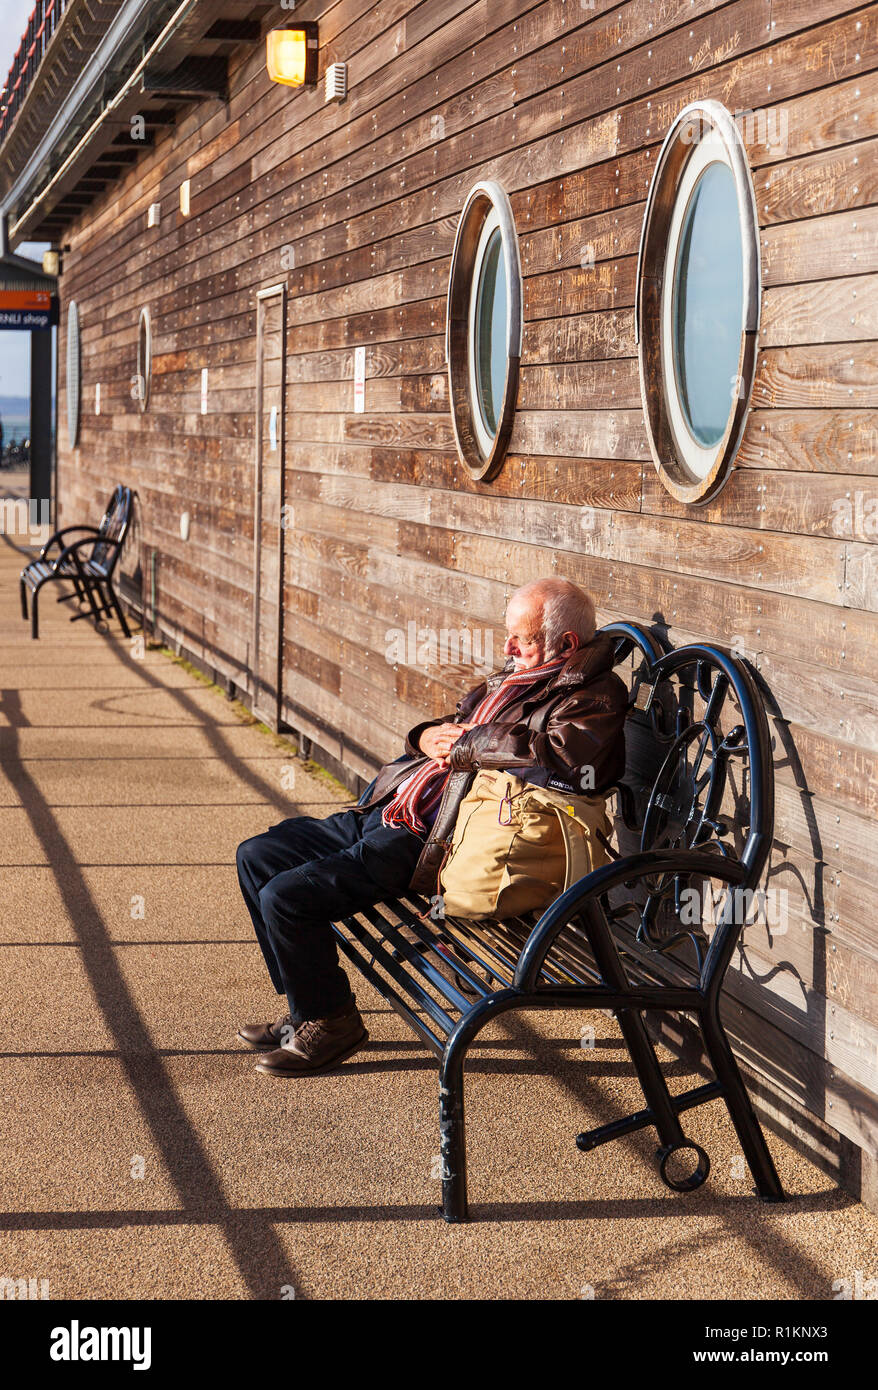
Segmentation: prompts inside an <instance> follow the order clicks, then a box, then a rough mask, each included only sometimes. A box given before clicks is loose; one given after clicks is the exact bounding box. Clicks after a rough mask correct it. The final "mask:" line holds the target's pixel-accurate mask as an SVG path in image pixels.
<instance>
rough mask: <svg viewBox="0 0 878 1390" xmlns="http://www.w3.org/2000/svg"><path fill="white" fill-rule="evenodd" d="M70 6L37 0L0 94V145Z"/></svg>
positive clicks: (66, 0) (61, 1) (65, 2)
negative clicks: (62, 17)
mask: <svg viewBox="0 0 878 1390" xmlns="http://www.w3.org/2000/svg"><path fill="white" fill-rule="evenodd" d="M70 4H71V0H37V3H36V5H35V6H34V11H33V14H32V15H31V17H30V19H29V20H28V23H27V28H26V29H25V31H24V35H23V37H22V40H21V44H20V45H19V49H18V52H17V53H16V55H15V57H14V58H13V60H12V67H11V68H10V69H9V76H8V77H7V79H6V85H5V87H4V88H3V90H2V92H0V144H2V142H3V140H5V138H6V136H7V134H8V133H9V131H10V129H11V128H12V122H13V121H14V120H15V117H16V115H17V114H18V111H19V108H20V107H21V104H22V102H23V101H24V99H25V97H26V96H27V93H28V89H29V87H30V84H31V83H32V82H33V80H34V78H35V77H36V75H37V69H38V68H39V66H40V63H41V62H42V61H43V54H44V53H45V51H46V49H47V48H48V46H49V41H50V39H51V37H52V35H53V34H54V32H55V30H56V29H57V27H58V25H59V24H60V22H61V16H62V15H63V13H64V11H65V10H66V9H67V7H68V5H70Z"/></svg>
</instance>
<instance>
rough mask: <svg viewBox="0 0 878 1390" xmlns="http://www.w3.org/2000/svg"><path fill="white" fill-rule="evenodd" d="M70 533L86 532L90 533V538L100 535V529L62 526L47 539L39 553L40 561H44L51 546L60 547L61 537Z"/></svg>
mask: <svg viewBox="0 0 878 1390" xmlns="http://www.w3.org/2000/svg"><path fill="white" fill-rule="evenodd" d="M71 531H88V532H90V533H91V535H92V536H99V535H100V528H99V527H97V526H62V527H61V530H60V531H56V532H55V534H54V536H50V537H49V539H48V540H47V541H46V544H45V545H44V546H43V548H42V550H41V551H40V559H41V560H45V558H46V556H47V555H48V553H49V551H50V550H51V548H52V546H53V545H60V544H61V537H62V536H67V535H69V534H70V532H71ZM85 539H88V537H86V538H85ZM61 549H62V550H63V549H64V547H63V546H61Z"/></svg>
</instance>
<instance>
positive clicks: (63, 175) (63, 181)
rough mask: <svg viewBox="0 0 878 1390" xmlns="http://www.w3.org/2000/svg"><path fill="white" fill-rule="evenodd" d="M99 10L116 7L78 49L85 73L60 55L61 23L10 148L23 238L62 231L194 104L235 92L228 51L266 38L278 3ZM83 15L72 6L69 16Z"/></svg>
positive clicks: (171, 1) (10, 190)
mask: <svg viewBox="0 0 878 1390" xmlns="http://www.w3.org/2000/svg"><path fill="white" fill-rule="evenodd" d="M88 8H89V10H90V11H91V13H92V15H93V16H94V15H95V14H97V13H98V11H101V10H105V11H106V13H105V15H104V18H105V24H104V28H103V30H102V31H101V32H100V33H98V32H97V29H96V25H95V22H93V24H92V28H91V30H89V31H85V30H80V31H79V36H80V39H83V35H84V34H85V33H86V32H87V33H88V39H87V42H88V44H89V45H90V50H87V51H85V52H83V50H82V49H81V48H80V49H78V50H77V52H78V67H77V73H78V78H77V79H76V80H74V76H73V74H72V72H68V73H66V75H65V70H64V62H66V57H65V53H64V52H62V51H61V50H60V49H59V51H58V53H57V54H55V44H56V43H57V42H58V40H59V39H60V38H61V37H62V36H63V28H59V30H58V32H57V34H56V35H55V36H54V38H53V40H52V44H51V45H50V47H49V49H48V50H47V53H46V55H45V57H44V59H43V64H42V66H41V68H40V70H39V72H38V73H37V76H36V78H35V79H34V82H33V85H32V87H31V90H30V91H29V93H28V96H27V100H26V102H25V104H24V105H23V107H22V109H21V111H20V113H19V115H18V117H17V119H16V121H15V124H14V125H13V127H12V130H11V131H10V133H9V135H8V136H7V138H6V140H5V141H4V143H3V145H2V146H0V191H2V193H0V196H2V210H3V212H4V213H5V214H6V215H7V217H8V223H9V239H10V244H12V245H15V244H17V243H19V242H21V241H23V240H39V241H57V240H59V239H60V238H61V237H62V235H63V232H64V229H65V227H66V226H67V225H68V223H69V222H70V221H71V220H72V219H73V218H74V217H76V216H77V214H78V213H79V212H81V210H82V209H83V208H84V207H87V206H88V204H89V203H90V202H91V200H92V199H93V198H94V197H96V196H97V195H98V194H99V193H100V192H101V191H102V190H103V189H104V188H106V187H107V185H108V184H110V183H111V182H112V181H113V180H114V179H116V178H118V177H119V176H120V175H121V174H123V173H124V171H125V169H126V168H127V167H128V166H129V165H131V164H132V163H134V162H135V161H136V159H137V158H138V155H139V154H140V152H141V151H142V150H143V148H144V146H146V145H149V144H151V143H153V141H154V139H155V136H156V132H157V131H159V130H160V129H161V128H162V127H164V126H167V125H169V124H173V122H174V121H175V120H176V117H177V113H178V112H179V110H180V109H181V107H182V106H184V105H186V104H188V103H189V102H191V101H195V100H204V99H207V98H213V99H223V98H224V97H225V95H226V80H227V79H226V66H227V55H228V53H229V52H230V50H231V49H232V48H233V47H235V46H237V45H240V44H247V43H254V42H257V41H258V39H259V37H260V34H261V32H262V20H263V18H264V15H265V14H266V13H268V12H269V11H270V10H271V9H272V8H273V7H272V6H271V5H270V4H268V3H264V2H263V3H259V0H188V4H187V0H162V3H156V0H147V3H145V4H141V3H139V0H127V4H126V0H111V3H108V4H107V5H106V6H104V5H103V4H102V0H89V6H88ZM111 11H112V14H111V18H110V19H107V15H110V12H111ZM75 14H76V9H75V7H74V6H71V7H70V8H69V9H68V11H67V13H66V14H65V17H64V19H65V26H66V25H67V22H68V20H69V18H70V16H71V15H74V17H75ZM126 20H127V21H128V22H127V23H125V22H124V21H126ZM113 25H115V32H116V38H115V40H114V41H113V34H112V29H113ZM163 34H164V38H163V39H162V35H163ZM123 35H124V38H123ZM158 41H160V43H159V42H158ZM53 59H54V61H51V62H50V60H53ZM62 60H63V61H62ZM90 60H92V63H93V68H94V73H95V77H94V79H93V80H89V78H88V69H89V61H90ZM44 70H45V71H44ZM65 82H66V86H65V85H64V84H65ZM134 117H141V118H142V120H139V121H133V120H132V118H134ZM41 127H43V133H42V137H41V138H40V129H41ZM27 147H29V149H28V154H27V157H26V158H23V156H22V149H23V148H27Z"/></svg>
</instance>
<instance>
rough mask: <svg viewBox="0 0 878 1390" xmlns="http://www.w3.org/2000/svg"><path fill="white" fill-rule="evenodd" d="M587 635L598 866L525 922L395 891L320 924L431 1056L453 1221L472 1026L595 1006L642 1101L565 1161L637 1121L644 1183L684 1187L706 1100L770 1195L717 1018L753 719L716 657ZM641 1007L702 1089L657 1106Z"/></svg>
mask: <svg viewBox="0 0 878 1390" xmlns="http://www.w3.org/2000/svg"><path fill="white" fill-rule="evenodd" d="M603 631H604V632H606V633H609V634H611V635H612V636H613V637H614V638H615V639H616V666H617V667H620V666H623V665H624V664H627V663H629V662H630V666H631V672H630V690H631V694H630V701H629V715H628V719H627V721H626V748H627V759H626V763H627V765H626V772H625V777H624V779H623V783H622V785H621V786H620V787H619V788H617V789H615V790H616V793H617V806H618V808H619V813H618V815H617V837H618V839H619V842H620V843H619V851H614V855H615V856H616V857H615V858H614V862H612V863H610V864H607V865H604V866H603V867H602V868H599V869H596V870H595V871H594V872H592V873H590V874H588V875H587V876H586V877H585V878H583V879H580V881H579V882H578V883H576V884H574V885H573V886H572V887H571V888H569V889H568V890H567V891H566V892H565V893H563V894H562V895H561V896H560V897H559V898H558V899H557V900H556V901H555V902H554V903H553V904H552V905H551V907H549V908H548V909H547V910H546V911H545V912H544V913H543V914H542V916H541V917H540V918H539V920H535V919H532V920H528V919H521V918H520V919H515V920H513V921H505V922H487V921H478V922H476V921H469V920H467V921H464V920H460V919H454V918H451V917H445V918H444V919H443V918H440V919H439V920H433V919H432V918H431V917H430V911H431V903H429V902H427V901H425V900H424V899H423V898H421V897H419V896H417V895H410V896H406V897H404V898H401V899H398V900H396V901H392V902H387V903H384V904H381V905H379V906H376V907H374V908H371V909H369V910H368V911H365V912H360V913H357V914H356V915H355V916H353V917H350V918H348V919H346V920H345V921H343V922H341V923H338V924H337V925H336V926H335V932H336V936H337V939H338V945H339V947H340V949H341V950H342V951H343V952H344V954H345V956H346V957H347V959H348V960H350V961H351V963H352V964H353V965H354V966H355V967H356V968H357V970H359V971H360V972H361V973H362V974H363V975H364V976H365V977H366V979H368V980H369V981H370V982H371V983H372V984H373V985H374V986H375V988H376V989H377V990H378V992H379V994H380V995H381V996H382V997H383V998H384V999H385V1000H386V1001H387V1003H389V1004H390V1005H391V1006H392V1007H393V1008H394V1009H395V1010H396V1011H397V1013H399V1014H400V1015H401V1016H402V1017H403V1018H404V1019H405V1020H406V1022H407V1023H408V1024H409V1025H410V1026H411V1027H412V1028H413V1029H414V1031H415V1033H416V1034H417V1035H418V1037H420V1038H421V1039H422V1040H423V1041H424V1043H425V1044H426V1045H427V1047H429V1048H430V1049H431V1050H432V1051H433V1052H435V1053H436V1054H437V1056H438V1057H439V1058H440V1069H439V1133H440V1149H441V1162H442V1188H443V1202H442V1211H443V1215H444V1217H445V1220H446V1221H449V1222H457V1221H465V1220H466V1218H467V1184H466V1147H465V1138H464V1097H463V1067H464V1060H465V1058H466V1054H467V1052H468V1050H469V1048H470V1047H471V1046H472V1044H473V1043H474V1042H475V1040H476V1038H477V1037H478V1034H479V1032H480V1031H481V1029H482V1028H484V1026H485V1025H486V1024H487V1023H489V1022H491V1021H492V1020H493V1019H496V1018H498V1017H499V1016H500V1015H502V1014H505V1013H508V1012H510V1011H511V1010H514V1009H533V1008H544V1009H603V1010H606V1011H610V1012H612V1013H613V1014H614V1015H615V1018H616V1020H617V1021H618V1024H619V1028H620V1030H621V1032H622V1035H623V1038H624V1040H625V1043H626V1044H627V1048H628V1052H629V1054H630V1057H631V1061H632V1063H633V1066H634V1069H635V1071H636V1073H637V1076H638V1079H639V1081H640V1085H641V1087H642V1089H643V1093H644V1097H645V1100H646V1107H645V1108H644V1109H642V1110H639V1111H637V1112H636V1113H634V1114H633V1115H629V1116H627V1117H625V1118H623V1119H617V1120H613V1121H611V1122H610V1123H608V1124H605V1125H601V1126H600V1127H598V1128H597V1129H593V1130H591V1131H590V1132H588V1133H584V1134H580V1135H579V1136H578V1137H577V1141H576V1142H577V1144H578V1146H579V1148H580V1149H581V1150H583V1151H588V1150H590V1149H594V1148H597V1146H598V1145H599V1144H604V1143H607V1142H608V1141H609V1140H612V1139H617V1138H619V1137H621V1136H622V1135H626V1134H631V1133H633V1132H634V1131H635V1130H640V1129H645V1128H647V1127H648V1126H654V1127H655V1129H656V1130H657V1132H658V1136H659V1145H660V1146H659V1149H658V1151H657V1155H656V1156H657V1158H658V1161H659V1173H660V1176H661V1178H662V1181H663V1182H664V1183H665V1184H666V1185H667V1186H668V1187H670V1188H672V1189H673V1190H675V1191H679V1192H685V1191H691V1190H693V1189H695V1188H697V1187H700V1186H701V1184H702V1183H703V1182H704V1181H705V1179H706V1178H707V1175H708V1173H709V1170H710V1161H709V1159H708V1156H707V1154H706V1153H705V1152H704V1150H703V1149H702V1148H701V1147H700V1146H699V1145H697V1144H694V1143H693V1142H692V1141H691V1140H688V1139H687V1138H686V1136H685V1134H684V1132H683V1129H682V1126H681V1124H680V1115H681V1114H682V1113H683V1112H684V1111H686V1110H690V1109H693V1108H694V1107H695V1106H698V1105H703V1104H704V1103H705V1102H707V1101H711V1100H713V1099H715V1098H717V1097H720V1096H721V1097H722V1098H723V1099H724V1100H725V1103H726V1105H727V1107H728V1110H729V1114H730V1116H731V1119H732V1122H733V1124H734V1127H735V1129H736V1131H737V1134H738V1138H739V1140H740V1143H741V1146H742V1148H743V1150H744V1154H745V1156H746V1159H747V1162H748V1164H749V1166H750V1171H751V1173H752V1175H753V1178H754V1180H755V1183H756V1188H757V1191H758V1194H759V1196H760V1197H761V1198H762V1200H763V1201H766V1202H779V1201H783V1200H784V1193H783V1189H782V1187H781V1184H780V1179H779V1178H778V1175H777V1172H776V1170H775V1166H774V1163H773V1161H772V1158H771V1154H770V1153H769V1150H768V1147H767V1145H766V1143H765V1139H764V1136H763V1134H762V1130H761V1128H760V1125H759V1121H758V1120H757V1118H756V1114H755V1112H754V1110H753V1107H752V1105H751V1103H750V1099H749V1096H748V1094H747V1091H746V1089H745V1086H744V1082H743V1080H742V1077H741V1073H740V1071H739V1068H738V1064H737V1061H736V1060H735V1057H734V1055H733V1053H732V1050H731V1047H730V1045H729V1042H728V1039H727V1037H726V1033H725V1030H724V1028H723V1024H722V1022H721V1019H720V1012H719V1003H720V991H721V989H722V984H723V978H724V976H725V973H726V969H727V968H728V965H729V962H730V961H731V959H732V955H733V953H734V951H735V947H736V945H737V943H738V940H739V938H740V935H741V931H742V927H743V925H744V922H745V920H747V915H748V911H749V910H750V907H751V905H752V902H753V897H754V890H755V889H756V888H757V885H758V884H759V881H760V878H761V875H762V872H763V869H764V867H765V864H766V861H767V858H768V854H769V850H770V847H771V843H772V834H773V826H774V776H773V766H772V760H771V746H770V739H769V732H768V724H767V720H766V715H765V709H764V706H763V704H762V700H761V697H760V695H759V691H758V689H757V686H756V684H755V682H754V680H753V677H752V675H751V673H750V671H749V670H748V669H747V667H746V666H745V665H744V664H743V663H742V662H741V661H739V660H738V659H736V658H735V657H733V656H732V655H731V654H730V653H729V652H728V651H726V650H725V649H723V648H721V647H714V646H702V645H692V646H686V647H681V648H680V649H678V650H676V651H669V652H663V651H662V649H661V648H660V646H659V645H658V643H657V641H656V640H655V639H654V638H653V637H652V636H651V634H650V633H648V632H646V631H644V630H642V629H641V628H639V627H636V626H635V625H634V624H631V623H612V624H610V625H609V626H608V627H605V628H604V629H603ZM369 790H370V789H367V791H366V792H365V793H364V794H363V797H362V798H361V801H362V800H365V799H366V797H367V796H368V794H369ZM619 853H621V857H619ZM708 887H710V893H709V895H708V891H707V889H708ZM693 902H694V903H696V904H702V903H703V904H707V905H710V904H713V910H711V909H710V907H708V910H707V911H706V913H705V914H704V915H706V917H708V918H709V919H711V920H710V923H705V922H704V921H703V920H702V914H701V913H700V912H699V913H698V920H696V921H693V917H694V915H695V914H694V913H693V911H692V905H693ZM432 908H433V912H434V913H435V911H436V905H435V903H434V904H432ZM425 914H426V915H425ZM705 926H707V928H708V929H707V931H706V930H705ZM644 1011H648V1012H650V1013H652V1012H659V1013H662V1012H665V1013H671V1014H673V1013H676V1012H685V1013H687V1014H690V1015H693V1016H694V1017H695V1019H697V1022H698V1024H699V1026H700V1030H701V1034H702V1037H703V1040H704V1044H705V1049H706V1053H707V1056H708V1058H709V1059H710V1062H711V1065H712V1069H713V1072H714V1077H715V1079H714V1080H712V1081H708V1082H707V1083H706V1084H704V1085H701V1086H697V1087H695V1088H694V1089H692V1090H690V1091H686V1092H684V1093H683V1094H681V1095H671V1093H670V1092H669V1090H668V1087H667V1084H666V1082H665V1079H664V1076H663V1075H662V1072H661V1069H660V1066H659V1062H658V1059H657V1057H656V1054H655V1050H654V1047H653V1044H652V1041H651V1039H650V1036H649V1034H648V1032H647V1028H646V1025H645V1023H644V1019H643V1014H644ZM681 1165H682V1167H681Z"/></svg>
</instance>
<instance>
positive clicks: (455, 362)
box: [445, 182, 522, 479]
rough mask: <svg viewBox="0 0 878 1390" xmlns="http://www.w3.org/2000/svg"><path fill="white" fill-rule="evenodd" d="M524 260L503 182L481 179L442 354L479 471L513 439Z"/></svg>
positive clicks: (455, 265)
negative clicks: (446, 361) (501, 184)
mask: <svg viewBox="0 0 878 1390" xmlns="http://www.w3.org/2000/svg"><path fill="white" fill-rule="evenodd" d="M521 301H522V296H521V261H520V257H519V251H518V236H517V233H516V231H515V223H514V221H513V218H512V208H511V207H510V204H509V199H508V198H507V196H506V194H505V192H504V191H503V189H502V188H501V187H500V185H499V184H498V183H493V182H487V183H479V184H476V186H475V188H473V189H472V191H471V192H470V194H469V196H468V198H467V200H466V202H465V204H464V207H463V212H462V213H461V217H460V222H459V223H458V227H457V235H456V237H455V241H454V251H453V254H452V257H451V276H450V279H449V285H448V315H447V320H446V330H445V355H446V358H447V360H448V375H449V385H450V391H451V412H452V420H453V423H454V437H455V441H456V443H457V450H458V453H459V455H460V457H461V459H462V460H463V462H464V463H465V464H466V466H467V468H468V469H469V470H470V472H471V473H472V475H473V477H475V478H483V479H488V478H491V477H493V476H494V474H495V473H496V472H497V471H498V469H499V468H500V466H501V464H502V462H503V459H504V457H505V455H506V450H507V448H508V446H509V437H510V435H511V433H512V420H513V416H514V413H515V399H516V396H517V394H518V368H519V363H520V361H521V338H522V308H521Z"/></svg>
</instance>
